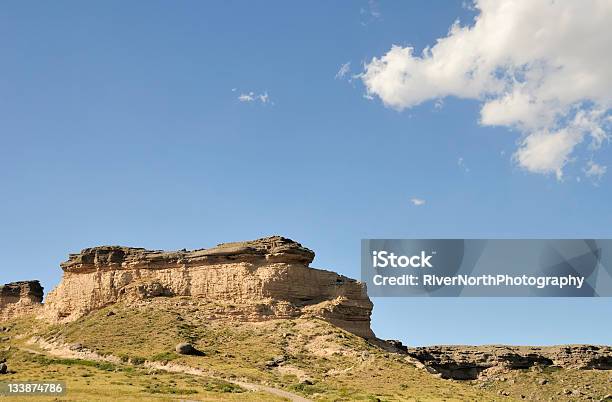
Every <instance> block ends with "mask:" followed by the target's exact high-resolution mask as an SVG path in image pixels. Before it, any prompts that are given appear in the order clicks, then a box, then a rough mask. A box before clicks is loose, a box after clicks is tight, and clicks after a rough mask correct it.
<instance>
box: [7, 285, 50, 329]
mask: <svg viewBox="0 0 612 402" xmlns="http://www.w3.org/2000/svg"><path fill="white" fill-rule="evenodd" d="M42 300H43V288H42V286H40V282H38V281H24V282H12V283H7V284H6V285H2V286H0V320H1V321H5V320H9V319H11V318H14V317H19V316H22V315H24V314H29V313H33V312H37V311H38V310H39V309H40V308H41V307H42Z"/></svg>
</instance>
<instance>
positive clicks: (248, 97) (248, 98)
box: [238, 92, 255, 102]
mask: <svg viewBox="0 0 612 402" xmlns="http://www.w3.org/2000/svg"><path fill="white" fill-rule="evenodd" d="M238 100H239V101H240V102H253V101H254V100H255V93H253V92H249V93H248V94H240V96H238Z"/></svg>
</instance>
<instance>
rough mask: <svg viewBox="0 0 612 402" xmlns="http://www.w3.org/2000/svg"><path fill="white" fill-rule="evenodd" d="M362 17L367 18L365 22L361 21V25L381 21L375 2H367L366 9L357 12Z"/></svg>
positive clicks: (373, 0)
mask: <svg viewBox="0 0 612 402" xmlns="http://www.w3.org/2000/svg"><path fill="white" fill-rule="evenodd" d="M359 12H360V14H361V15H362V16H365V17H367V20H365V21H361V25H363V26H367V25H368V24H370V23H371V22H373V21H379V20H381V19H382V13H381V12H380V6H379V4H378V1H376V0H368V6H367V8H365V7H362V8H361V9H360V10H359Z"/></svg>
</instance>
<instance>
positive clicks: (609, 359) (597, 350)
mask: <svg viewBox="0 0 612 402" xmlns="http://www.w3.org/2000/svg"><path fill="white" fill-rule="evenodd" d="M407 353H408V355H410V356H411V357H413V358H415V359H417V360H418V361H419V362H421V363H422V364H423V365H424V366H425V367H426V368H428V369H429V370H430V371H432V372H435V373H439V374H440V375H441V376H442V377H443V378H452V379H455V380H474V379H477V378H479V377H486V376H487V375H489V374H492V373H496V372H499V371H507V370H514V369H527V368H531V367H534V366H539V367H546V366H556V367H562V368H571V369H597V370H611V369H612V347H609V346H594V345H563V346H545V347H532V346H430V347H420V348H409V349H407Z"/></svg>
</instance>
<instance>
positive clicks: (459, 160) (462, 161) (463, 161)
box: [457, 156, 470, 173]
mask: <svg viewBox="0 0 612 402" xmlns="http://www.w3.org/2000/svg"><path fill="white" fill-rule="evenodd" d="M457 166H459V167H460V168H461V169H463V170H464V171H465V172H466V173H469V172H470V168H469V167H467V165H466V164H465V160H464V159H463V157H461V156H460V157H459V159H457Z"/></svg>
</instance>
